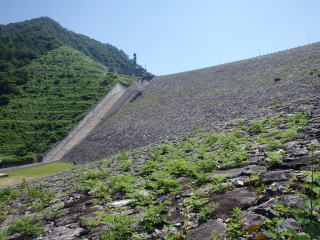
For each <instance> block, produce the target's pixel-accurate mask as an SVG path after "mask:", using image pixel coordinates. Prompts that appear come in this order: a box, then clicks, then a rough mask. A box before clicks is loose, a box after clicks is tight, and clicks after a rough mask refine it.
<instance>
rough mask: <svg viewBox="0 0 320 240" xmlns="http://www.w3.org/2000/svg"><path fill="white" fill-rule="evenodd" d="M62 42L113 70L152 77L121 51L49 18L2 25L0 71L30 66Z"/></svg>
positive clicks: (0, 34) (0, 29) (0, 32)
mask: <svg viewBox="0 0 320 240" xmlns="http://www.w3.org/2000/svg"><path fill="white" fill-rule="evenodd" d="M62 45H68V46H70V47H72V48H74V49H76V50H78V51H80V52H82V53H84V54H85V55H87V56H89V57H91V58H92V59H94V60H95V61H98V62H100V63H102V64H103V65H105V66H106V67H107V68H108V69H109V70H110V71H113V72H117V73H122V74H126V75H135V76H140V77H150V76H151V74H150V73H148V72H147V71H146V70H145V69H143V68H142V67H141V66H139V65H136V64H135V63H134V61H133V60H131V59H129V57H128V56H127V55H126V54H125V53H124V52H123V51H122V50H119V49H117V48H116V47H114V46H112V45H110V44H104V43H100V42H98V41H96V40H94V39H91V38H89V37H87V36H84V35H81V34H76V33H74V32H72V31H69V30H67V29H65V28H63V27H62V26H61V25H60V24H59V23H57V22H55V21H54V20H52V19H50V18H48V17H41V18H36V19H32V20H28V21H24V22H19V23H12V24H8V25H0V71H1V72H7V71H8V70H10V69H11V68H12V67H14V68H16V67H21V66H24V65H27V64H28V63H29V62H30V60H32V59H35V58H38V57H39V56H40V55H42V54H45V53H47V52H48V51H50V50H53V49H56V48H58V47H60V46H62ZM11 77H12V76H11Z"/></svg>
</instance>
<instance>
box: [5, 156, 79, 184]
mask: <svg viewBox="0 0 320 240" xmlns="http://www.w3.org/2000/svg"><path fill="white" fill-rule="evenodd" d="M74 166H75V165H74V164H71V163H65V162H55V163H49V164H45V165H40V166H35V167H27V168H23V169H18V170H13V171H8V172H6V173H8V174H9V176H8V177H5V178H0V188H4V187H8V186H12V185H15V184H19V183H22V182H23V179H25V180H31V179H34V178H40V177H45V176H49V175H52V174H55V173H58V172H62V171H65V170H68V169H71V168H73V167H74Z"/></svg>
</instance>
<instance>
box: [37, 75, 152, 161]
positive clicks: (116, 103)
mask: <svg viewBox="0 0 320 240" xmlns="http://www.w3.org/2000/svg"><path fill="white" fill-rule="evenodd" d="M147 83H148V82H147V81H140V80H139V81H136V82H134V83H132V84H131V85H130V86H129V87H127V86H125V85H123V84H121V83H117V84H116V85H115V86H114V87H113V88H112V89H111V90H110V91H109V92H108V94H106V95H105V96H104V97H103V98H102V99H101V100H100V101H99V102H98V104H97V105H96V106H95V107H94V108H93V109H91V110H90V111H89V112H88V114H87V115H86V116H85V117H84V118H83V119H82V120H81V121H80V122H79V123H78V124H77V125H76V126H75V127H74V128H73V129H72V130H71V131H70V132H69V134H68V135H67V136H66V137H65V138H64V139H62V140H61V141H60V142H58V143H57V144H56V145H55V146H54V147H52V148H51V149H50V150H48V151H47V152H46V153H44V154H43V155H42V157H41V158H42V159H41V160H42V162H55V161H60V160H61V159H63V157H64V156H65V155H66V154H67V153H68V152H69V151H70V150H71V149H73V148H74V147H75V146H76V145H77V144H78V143H80V142H81V141H82V140H83V139H84V138H85V137H86V136H88V135H89V133H91V132H92V131H94V130H95V129H96V128H97V127H98V126H99V124H100V123H101V122H102V121H106V120H107V119H108V118H110V117H112V115H114V114H115V113H116V112H117V111H119V110H120V109H121V108H122V107H123V106H125V105H126V104H127V103H128V102H130V101H131V100H132V99H134V98H135V97H136V96H137V95H139V94H141V92H142V90H143V88H144V86H145V85H146V84H147Z"/></svg>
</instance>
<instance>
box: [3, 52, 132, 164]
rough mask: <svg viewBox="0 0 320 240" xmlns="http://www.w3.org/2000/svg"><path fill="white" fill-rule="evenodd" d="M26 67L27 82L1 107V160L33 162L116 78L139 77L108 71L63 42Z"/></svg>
mask: <svg viewBox="0 0 320 240" xmlns="http://www.w3.org/2000/svg"><path fill="white" fill-rule="evenodd" d="M24 69H25V70H26V71H27V72H29V73H30V74H29V75H28V81H27V82H26V83H25V84H23V85H21V86H17V91H18V93H17V94H11V95H10V102H9V103H8V104H7V105H4V106H0V114H1V116H3V117H2V118H1V120H0V139H1V140H0V141H1V147H0V160H1V161H2V163H3V164H5V163H8V162H34V161H36V159H37V158H38V157H39V156H40V154H41V153H43V152H44V151H46V150H47V149H48V148H49V147H50V146H52V145H53V144H55V143H56V142H57V141H59V140H60V139H61V138H62V137H64V136H65V135H66V134H67V133H68V131H69V130H70V129H71V128H72V127H73V126H74V125H75V123H76V122H77V121H79V120H80V119H81V118H83V117H84V115H85V114H86V112H87V111H88V110H89V109H90V108H92V107H93V106H94V105H95V104H96V102H97V101H98V100H99V99H100V98H101V97H102V96H103V95H105V94H106V93H107V92H108V91H109V90H110V89H111V88H112V87H113V86H114V85H115V84H116V83H117V82H121V83H124V84H130V83H131V82H132V81H133V80H135V78H133V77H127V76H124V75H119V74H116V73H110V72H107V71H106V69H105V67H103V66H102V65H100V64H98V63H97V62H94V61H93V60H91V59H90V58H88V57H86V56H84V55H83V54H82V53H80V52H78V51H76V50H73V49H72V48H70V47H60V48H57V49H55V50H53V51H50V52H49V53H48V54H46V55H43V56H41V57H40V58H38V59H36V60H33V61H32V62H31V63H30V64H29V65H27V66H25V67H24Z"/></svg>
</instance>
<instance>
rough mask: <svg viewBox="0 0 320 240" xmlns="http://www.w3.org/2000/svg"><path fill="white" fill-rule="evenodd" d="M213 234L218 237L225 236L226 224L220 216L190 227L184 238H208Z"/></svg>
mask: <svg viewBox="0 0 320 240" xmlns="http://www.w3.org/2000/svg"><path fill="white" fill-rule="evenodd" d="M213 234H215V235H216V236H219V239H223V238H224V237H225V236H226V224H225V223H223V220H222V219H221V218H218V219H213V220H209V221H208V222H206V223H204V224H202V225H200V226H198V227H196V228H194V229H192V230H191V231H190V232H188V233H187V236H186V240H195V239H197V240H210V239H211V237H212V236H213Z"/></svg>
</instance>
